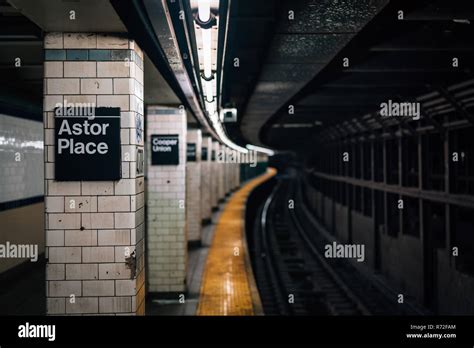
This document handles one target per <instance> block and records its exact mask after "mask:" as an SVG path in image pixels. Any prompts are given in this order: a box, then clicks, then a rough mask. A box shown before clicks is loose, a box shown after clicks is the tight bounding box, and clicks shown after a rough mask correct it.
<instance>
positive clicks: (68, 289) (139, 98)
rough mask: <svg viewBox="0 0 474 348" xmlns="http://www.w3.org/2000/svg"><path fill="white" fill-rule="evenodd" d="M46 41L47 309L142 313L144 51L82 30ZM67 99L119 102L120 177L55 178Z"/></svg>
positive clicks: (123, 40) (97, 103) (104, 104)
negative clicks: (59, 112) (59, 117)
mask: <svg viewBox="0 0 474 348" xmlns="http://www.w3.org/2000/svg"><path fill="white" fill-rule="evenodd" d="M44 47H45V60H46V61H45V64H44V79H45V81H44V82H45V83H44V94H45V96H44V127H45V137H44V139H45V152H44V153H45V210H46V222H45V224H46V257H47V268H46V291H47V313H48V314H50V315H54V314H60V315H64V314H144V312H145V301H144V299H145V286H144V283H145V269H144V265H145V262H144V260H145V259H144V250H145V241H144V227H145V226H144V179H143V174H142V173H137V155H136V154H137V153H138V152H139V151H141V152H142V151H143V139H142V138H141V134H142V126H141V125H142V124H143V53H142V51H141V50H140V48H139V47H138V46H137V45H136V43H135V42H134V41H131V40H129V39H126V38H123V37H118V36H114V35H98V34H97V35H96V34H84V33H81V34H74V33H50V34H47V35H46V36H45V41H44ZM66 103H69V106H78V105H80V104H78V103H89V104H88V105H89V106H91V107H95V106H97V107H120V110H121V113H120V141H121V156H122V157H121V179H120V180H118V181H56V180H55V168H54V166H55V162H54V161H55V146H54V144H55V140H54V132H55V131H54V127H55V125H54V108H55V107H61V106H62V105H61V104H66ZM64 106H68V105H64ZM139 167H141V166H139ZM88 169H89V170H91V171H94V170H96V168H88Z"/></svg>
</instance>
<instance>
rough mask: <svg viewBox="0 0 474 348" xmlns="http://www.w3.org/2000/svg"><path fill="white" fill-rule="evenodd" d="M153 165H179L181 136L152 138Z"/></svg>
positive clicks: (171, 135) (156, 136) (155, 136)
mask: <svg viewBox="0 0 474 348" xmlns="http://www.w3.org/2000/svg"><path fill="white" fill-rule="evenodd" d="M151 164H152V165H157V164H158V165H176V164H179V136H178V135H177V134H166V135H156V134H155V135H152V136H151Z"/></svg>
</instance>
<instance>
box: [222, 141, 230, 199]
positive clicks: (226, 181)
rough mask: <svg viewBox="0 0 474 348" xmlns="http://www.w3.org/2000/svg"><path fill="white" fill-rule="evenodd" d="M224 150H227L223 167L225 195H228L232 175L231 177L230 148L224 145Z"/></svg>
mask: <svg viewBox="0 0 474 348" xmlns="http://www.w3.org/2000/svg"><path fill="white" fill-rule="evenodd" d="M223 151H224V152H225V157H224V159H225V161H224V165H223V168H224V195H225V196H227V195H228V194H229V191H230V189H229V187H230V181H229V180H230V177H229V163H228V159H229V157H228V156H229V148H228V147H227V146H225V145H224V147H223Z"/></svg>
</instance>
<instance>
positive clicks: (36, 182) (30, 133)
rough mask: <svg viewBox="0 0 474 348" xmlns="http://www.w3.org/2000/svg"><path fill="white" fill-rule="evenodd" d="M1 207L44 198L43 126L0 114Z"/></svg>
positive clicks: (39, 123)
mask: <svg viewBox="0 0 474 348" xmlns="http://www.w3.org/2000/svg"><path fill="white" fill-rule="evenodd" d="M0 162H1V163H2V167H1V176H0V203H5V202H12V201H17V200H23V199H27V198H31V197H38V196H42V195H43V194H44V173H43V172H44V163H43V125H42V124H41V122H36V121H31V120H26V119H23V118H19V117H13V116H8V115H3V114H0Z"/></svg>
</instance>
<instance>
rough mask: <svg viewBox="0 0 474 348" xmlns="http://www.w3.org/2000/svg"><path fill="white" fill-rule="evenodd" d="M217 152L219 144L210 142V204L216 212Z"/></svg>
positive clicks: (217, 205)
mask: <svg viewBox="0 0 474 348" xmlns="http://www.w3.org/2000/svg"><path fill="white" fill-rule="evenodd" d="M218 152H219V143H218V142H217V141H213V142H212V153H211V170H212V176H211V202H212V209H213V210H216V209H218V208H219V196H218V194H219V167H220V164H219V162H217V154H218Z"/></svg>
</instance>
